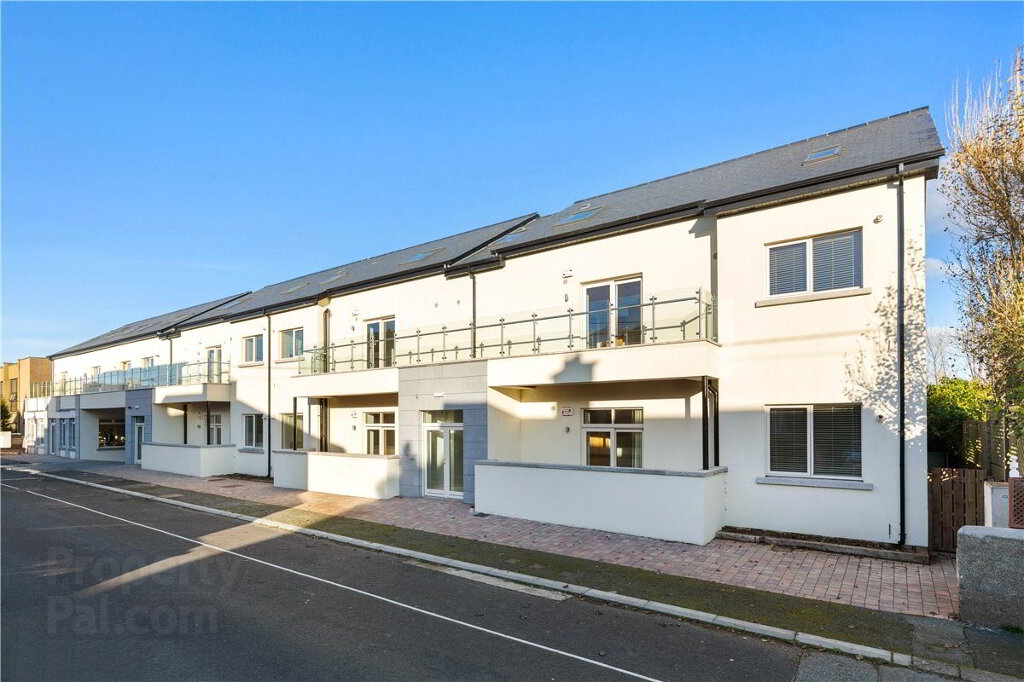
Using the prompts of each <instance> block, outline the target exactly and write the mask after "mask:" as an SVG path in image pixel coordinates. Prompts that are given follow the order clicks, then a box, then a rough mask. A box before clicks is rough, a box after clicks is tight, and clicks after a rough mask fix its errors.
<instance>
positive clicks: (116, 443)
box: [98, 417, 124, 448]
mask: <svg viewBox="0 0 1024 682" xmlns="http://www.w3.org/2000/svg"><path fill="white" fill-rule="evenodd" d="M98 445H99V447H101V448H123V447H124V417H114V418H112V419H100V433H99V443H98Z"/></svg>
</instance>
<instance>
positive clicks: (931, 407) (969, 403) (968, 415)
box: [928, 377, 992, 460]
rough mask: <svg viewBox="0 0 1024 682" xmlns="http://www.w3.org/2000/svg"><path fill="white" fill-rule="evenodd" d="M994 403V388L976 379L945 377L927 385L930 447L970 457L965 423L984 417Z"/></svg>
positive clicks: (954, 454)
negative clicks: (966, 443) (965, 437)
mask: <svg viewBox="0 0 1024 682" xmlns="http://www.w3.org/2000/svg"><path fill="white" fill-rule="evenodd" d="M991 407H992V391H991V390H990V389H989V388H988V387H987V386H986V385H985V384H983V383H982V382H980V381H979V380H977V379H970V380H968V379H958V378H954V377H945V378H943V379H940V380H939V383H937V384H932V385H931V386H929V387H928V449H929V450H934V451H939V452H945V453H947V454H950V455H953V456H955V457H957V458H959V459H960V460H966V459H968V453H967V452H966V449H965V443H964V439H963V425H964V422H965V421H966V420H968V419H975V420H979V421H982V420H984V419H986V418H987V417H988V414H989V410H990V409H991Z"/></svg>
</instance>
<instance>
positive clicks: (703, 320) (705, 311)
mask: <svg viewBox="0 0 1024 682" xmlns="http://www.w3.org/2000/svg"><path fill="white" fill-rule="evenodd" d="M717 338H718V321H717V305H716V302H715V299H714V296H713V295H712V294H711V293H710V292H708V291H706V290H704V289H701V288H694V289H688V290H683V291H676V292H668V293H663V294H659V295H655V296H650V297H649V298H648V299H647V300H646V301H645V302H642V303H636V304H632V305H622V306H609V307H608V308H604V309H600V310H584V311H578V310H574V309H572V308H562V309H555V310H544V311H537V312H532V313H522V314H518V315H510V316H509V317H508V318H506V317H499V318H496V319H489V320H482V321H480V322H479V323H478V324H476V325H475V327H474V325H473V324H472V323H461V324H452V325H450V326H449V325H443V326H441V327H439V328H428V329H416V330H414V331H411V332H404V333H396V334H394V335H385V336H383V337H380V338H366V337H353V338H350V339H347V340H345V341H342V342H339V343H335V344H332V345H331V346H329V347H326V348H313V349H310V350H307V351H305V353H303V357H302V360H301V362H300V364H299V374H329V373H333V372H351V371H356V370H363V369H374V368H379V367H398V366H411V365H416V364H423V363H427V364H429V363H437V362H451V361H455V360H468V359H470V358H484V359H487V358H489V359H496V358H506V357H517V356H524V355H537V354H541V353H567V352H572V351H580V350H586V349H591V348H618V347H626V346H638V345H644V344H663V343H676V342H680V341H691V340H695V339H710V340H717Z"/></svg>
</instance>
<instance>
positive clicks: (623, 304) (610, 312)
mask: <svg viewBox="0 0 1024 682" xmlns="http://www.w3.org/2000/svg"><path fill="white" fill-rule="evenodd" d="M641 291H642V285H641V280H639V279H629V280H620V281H616V282H607V283H603V284H592V285H587V287H586V292H585V297H586V307H587V318H586V319H587V348H606V347H609V346H631V345H634V344H638V343H642V342H643V323H642V311H643V308H642V307H641V305H642V301H641Z"/></svg>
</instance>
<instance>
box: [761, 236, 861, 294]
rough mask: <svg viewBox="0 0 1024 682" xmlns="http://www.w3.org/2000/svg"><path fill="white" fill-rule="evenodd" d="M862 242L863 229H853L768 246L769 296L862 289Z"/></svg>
mask: <svg viewBox="0 0 1024 682" xmlns="http://www.w3.org/2000/svg"><path fill="white" fill-rule="evenodd" d="M861 240H862V236H861V231H860V230H850V231H849V232H841V233H839V234H829V235H823V236H821V237H814V238H812V239H804V240H801V241H796V242H791V243H789V244H780V245H779V246H772V247H769V249H768V293H769V295H771V296H778V295H784V294H800V293H803V292H806V291H831V290H833V289H852V288H855V287H861V286H863V285H864V276H863V260H864V257H863V249H862V246H861ZM808 273H810V277H809V278H808ZM808 279H810V282H808ZM809 286H810V288H809Z"/></svg>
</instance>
